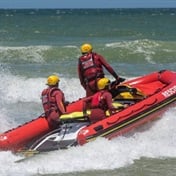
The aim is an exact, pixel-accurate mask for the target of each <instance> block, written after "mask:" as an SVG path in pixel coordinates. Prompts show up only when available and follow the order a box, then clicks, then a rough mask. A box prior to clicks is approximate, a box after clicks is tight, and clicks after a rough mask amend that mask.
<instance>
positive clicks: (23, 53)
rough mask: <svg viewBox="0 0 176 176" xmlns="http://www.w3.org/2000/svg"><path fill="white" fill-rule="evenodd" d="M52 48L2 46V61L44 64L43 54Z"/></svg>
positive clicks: (0, 52) (0, 51)
mask: <svg viewBox="0 0 176 176" xmlns="http://www.w3.org/2000/svg"><path fill="white" fill-rule="evenodd" d="M50 48H51V46H44V45H43V46H19V47H10V46H6V47H5V46H1V47H0V56H1V57H0V60H6V61H7V60H11V59H13V61H14V60H15V59H17V61H21V60H23V61H30V62H37V63H42V62H44V56H43V54H44V53H43V52H44V51H47V50H49V49H50Z"/></svg>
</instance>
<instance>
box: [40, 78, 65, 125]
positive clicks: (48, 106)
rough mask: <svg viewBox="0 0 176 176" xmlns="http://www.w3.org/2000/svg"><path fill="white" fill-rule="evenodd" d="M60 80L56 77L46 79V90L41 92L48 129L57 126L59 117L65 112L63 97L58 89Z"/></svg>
mask: <svg viewBox="0 0 176 176" xmlns="http://www.w3.org/2000/svg"><path fill="white" fill-rule="evenodd" d="M59 82H60V78H59V77H58V76H57V75H51V76H49V77H48V78H47V83H46V85H48V88H46V89H44V90H43V91H42V95H41V99H42V104H43V109H44V111H45V117H46V119H47V121H48V123H49V126H50V128H57V127H58V126H59V116H60V115H62V114H64V113H65V112H66V107H65V104H66V103H65V96H64V93H63V91H62V90H60V89H59V88H58V87H59Z"/></svg>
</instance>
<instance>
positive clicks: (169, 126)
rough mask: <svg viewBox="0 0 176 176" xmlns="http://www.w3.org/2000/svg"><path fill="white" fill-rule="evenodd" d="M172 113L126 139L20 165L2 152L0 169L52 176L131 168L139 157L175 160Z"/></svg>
mask: <svg viewBox="0 0 176 176" xmlns="http://www.w3.org/2000/svg"><path fill="white" fill-rule="evenodd" d="M175 112H176V108H173V109H170V110H169V111H168V112H166V113H165V115H163V117H162V118H161V119H159V120H157V121H155V122H152V123H149V124H147V125H145V126H143V127H141V128H140V129H138V130H135V132H134V133H131V134H129V135H128V136H121V137H118V138H115V139H113V140H111V141H109V140H107V139H104V138H99V139H97V140H96V141H93V142H90V143H88V144H86V145H84V146H82V147H75V148H71V149H69V150H62V151H54V152H50V153H48V154H43V155H39V156H36V157H34V158H31V159H29V160H26V161H25V162H22V163H14V161H15V160H18V159H19V158H20V157H19V156H14V155H13V154H10V153H9V152H1V156H2V157H1V158H0V167H1V168H0V170H1V171H2V173H3V176H7V175H10V174H12V173H13V175H14V176H16V175H18V174H19V175H23V174H24V175H33V174H55V173H68V172H77V171H86V170H104V169H117V168H120V167H126V166H128V165H131V164H132V163H133V162H134V161H135V160H136V159H140V158H141V157H150V158H163V157H164V158H165V157H176V151H175V147H176V143H175V140H176V136H175V133H176V128H175V126H174V124H175ZM102 146H103V147H102ZM70 161H71V164H69V163H70ZM46 163H47V164H46ZM9 166H13V167H9ZM56 166H57V167H56ZM24 167H25V170H23V168H24Z"/></svg>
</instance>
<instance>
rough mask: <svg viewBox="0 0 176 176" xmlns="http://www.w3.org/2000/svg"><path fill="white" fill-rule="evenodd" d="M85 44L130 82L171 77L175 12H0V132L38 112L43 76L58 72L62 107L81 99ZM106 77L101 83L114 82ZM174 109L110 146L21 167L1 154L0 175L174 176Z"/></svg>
mask: <svg viewBox="0 0 176 176" xmlns="http://www.w3.org/2000/svg"><path fill="white" fill-rule="evenodd" d="M85 42H86V43H87V42H88V43H91V44H92V45H93V49H94V51H95V52H97V53H99V54H101V55H103V56H104V57H105V58H106V60H107V61H108V62H109V63H110V64H111V65H112V66H113V68H114V69H115V70H116V72H117V73H118V74H119V75H120V76H121V77H124V78H126V79H127V80H128V79H132V78H134V77H138V76H141V75H144V74H148V73H151V72H154V71H159V70H163V69H169V70H173V71H176V9H53V10H47V9H43V10H39V9H28V10H25V9H21V10H15V9H13V10H10V9H8V10H5V9H4V10H2V9H1V10H0V77H1V79H0V81H1V84H0V121H1V123H0V133H3V132H4V131H6V130H8V129H11V128H15V127H16V126H18V125H20V124H22V123H25V122H26V121H29V120H31V119H34V118H36V117H38V116H39V115H40V114H42V113H43V109H42V105H41V99H40V94H41V91H42V90H43V89H44V88H45V87H46V85H45V83H46V78H47V77H48V76H49V75H50V74H53V73H55V74H58V75H59V77H60V79H61V82H60V88H61V89H62V90H63V91H64V93H65V97H66V99H67V100H68V101H74V100H77V99H78V98H80V97H83V96H85V91H84V89H83V88H82V87H81V85H80V82H79V79H78V75H77V62H78V57H79V56H80V46H81V45H82V44H83V43H85ZM106 74H107V77H109V78H110V79H112V80H113V78H112V77H111V76H110V75H108V73H106ZM175 114H176V108H172V109H170V110H169V111H168V112H166V113H165V114H164V115H163V116H162V117H161V118H160V119H159V120H157V121H155V122H152V123H149V124H147V125H145V126H143V127H140V128H139V129H136V130H135V131H133V132H130V133H129V134H127V135H125V136H121V137H118V138H116V139H113V140H111V141H108V140H106V139H103V138H100V139H98V140H96V141H94V142H91V143H89V144H87V145H85V146H82V147H76V148H72V149H69V150H64V151H55V152H51V153H48V154H46V155H41V156H38V157H36V158H31V160H27V161H25V162H23V163H14V161H15V160H17V159H19V158H18V156H16V155H14V154H12V153H11V152H0V173H1V175H2V176H11V175H13V176H41V175H45V176H149V175H150V176H166V175H167V176H174V175H175V172H176V169H175V164H176V128H175Z"/></svg>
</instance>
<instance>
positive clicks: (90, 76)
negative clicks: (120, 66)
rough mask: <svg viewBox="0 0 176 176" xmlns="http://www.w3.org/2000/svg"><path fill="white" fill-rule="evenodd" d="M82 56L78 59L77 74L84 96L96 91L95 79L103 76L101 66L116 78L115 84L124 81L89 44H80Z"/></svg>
mask: <svg viewBox="0 0 176 176" xmlns="http://www.w3.org/2000/svg"><path fill="white" fill-rule="evenodd" d="M81 53H82V56H81V57H80V58H79V59H78V75H79V79H80V83H81V85H82V86H83V88H84V89H85V90H86V96H91V95H93V94H94V93H96V92H97V91H98V90H97V81H98V80H99V79H100V78H104V75H105V74H104V71H103V68H106V70H107V71H108V72H109V73H110V74H111V75H112V76H113V77H114V78H115V79H116V81H117V84H118V83H120V82H122V81H124V79H123V78H120V77H119V76H118V75H117V73H116V72H115V71H114V69H113V68H112V67H111V66H110V65H109V64H108V63H107V61H106V60H105V59H104V58H103V56H101V55H99V54H97V53H95V52H93V47H92V45H91V44H88V43H86V44H83V45H82V46H81Z"/></svg>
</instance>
